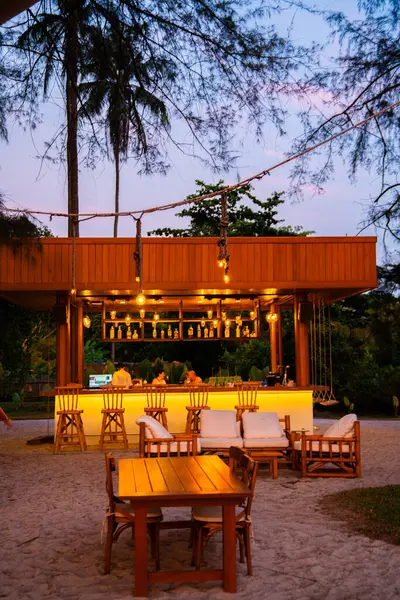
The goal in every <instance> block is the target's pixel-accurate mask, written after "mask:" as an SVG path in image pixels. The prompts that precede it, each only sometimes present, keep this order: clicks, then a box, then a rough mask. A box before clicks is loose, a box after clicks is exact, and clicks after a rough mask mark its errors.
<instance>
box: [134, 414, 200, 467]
mask: <svg viewBox="0 0 400 600" xmlns="http://www.w3.org/2000/svg"><path fill="white" fill-rule="evenodd" d="M138 424H139V457H140V458H151V457H153V458H155V457H156V456H157V457H161V456H195V455H196V454H197V434H196V433H193V432H192V433H188V434H186V433H172V434H170V435H171V437H168V438H163V437H152V438H149V437H147V436H146V423H143V422H139V423H138Z"/></svg>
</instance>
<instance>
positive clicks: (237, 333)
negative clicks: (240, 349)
mask: <svg viewBox="0 0 400 600" xmlns="http://www.w3.org/2000/svg"><path fill="white" fill-rule="evenodd" d="M236 337H237V338H240V325H239V324H238V325H237V326H236Z"/></svg>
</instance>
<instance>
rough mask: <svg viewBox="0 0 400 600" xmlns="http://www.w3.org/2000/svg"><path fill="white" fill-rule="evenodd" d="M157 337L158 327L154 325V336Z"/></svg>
mask: <svg viewBox="0 0 400 600" xmlns="http://www.w3.org/2000/svg"><path fill="white" fill-rule="evenodd" d="M156 337H157V329H156V328H155V327H153V338H156Z"/></svg>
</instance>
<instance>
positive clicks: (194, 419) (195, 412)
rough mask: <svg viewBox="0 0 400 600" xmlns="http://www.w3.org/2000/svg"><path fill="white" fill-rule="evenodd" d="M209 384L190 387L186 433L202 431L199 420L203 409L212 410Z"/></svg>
mask: <svg viewBox="0 0 400 600" xmlns="http://www.w3.org/2000/svg"><path fill="white" fill-rule="evenodd" d="M208 390H209V386H208V385H199V386H194V387H190V388H189V398H190V400H189V402H190V406H187V407H186V410H187V411H188V413H187V417H186V430H185V432H186V433H200V428H199V422H200V413H201V411H202V410H210V407H209V406H208Z"/></svg>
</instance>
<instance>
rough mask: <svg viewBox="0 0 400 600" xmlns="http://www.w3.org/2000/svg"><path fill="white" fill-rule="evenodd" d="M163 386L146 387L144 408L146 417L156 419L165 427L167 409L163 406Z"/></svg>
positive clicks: (164, 395)
mask: <svg viewBox="0 0 400 600" xmlns="http://www.w3.org/2000/svg"><path fill="white" fill-rule="evenodd" d="M164 388H165V386H160V385H148V386H146V402H147V406H145V408H144V412H145V414H146V415H148V416H150V417H153V418H154V419H157V421H159V422H160V423H161V425H163V427H165V429H168V426H167V412H168V408H166V406H165V397H166V391H165V389H164Z"/></svg>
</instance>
